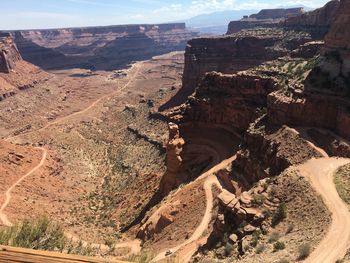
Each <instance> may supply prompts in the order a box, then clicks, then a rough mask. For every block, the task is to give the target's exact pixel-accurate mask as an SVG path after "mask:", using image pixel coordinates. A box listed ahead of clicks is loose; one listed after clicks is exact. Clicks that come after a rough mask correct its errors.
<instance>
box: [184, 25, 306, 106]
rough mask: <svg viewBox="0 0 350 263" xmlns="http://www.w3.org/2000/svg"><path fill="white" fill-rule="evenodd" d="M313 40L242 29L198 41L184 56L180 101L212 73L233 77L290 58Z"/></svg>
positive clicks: (281, 32)
mask: <svg viewBox="0 0 350 263" xmlns="http://www.w3.org/2000/svg"><path fill="white" fill-rule="evenodd" d="M308 41H310V37H309V36H308V35H307V34H303V33H296V32H292V31H284V30H280V29H255V30H253V29H252V30H243V31H241V32H240V33H236V34H234V35H231V36H224V37H216V38H196V39H193V40H191V41H189V42H188V45H187V48H186V53H185V70H184V74H183V81H182V82H183V88H182V90H181V91H180V93H179V94H178V97H179V98H182V99H184V98H186V97H187V96H189V95H190V94H191V93H193V92H194V90H195V88H196V87H197V86H198V83H199V82H200V80H201V78H203V76H204V75H205V74H206V73H207V72H211V71H216V72H221V73H225V74H232V73H236V72H238V71H242V70H246V69H249V68H252V67H255V66H258V65H260V64H262V63H263V62H265V61H268V60H274V59H277V58H278V57H281V56H285V55H288V54H289V53H290V52H291V51H292V50H294V49H296V48H298V47H299V46H300V45H301V44H304V43H306V42H308Z"/></svg>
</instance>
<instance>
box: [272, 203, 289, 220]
mask: <svg viewBox="0 0 350 263" xmlns="http://www.w3.org/2000/svg"><path fill="white" fill-rule="evenodd" d="M286 217H287V206H286V204H285V203H280V204H279V206H278V208H277V210H276V212H275V214H274V215H273V217H272V224H273V225H277V224H278V223H279V222H281V221H282V220H283V219H285V218H286Z"/></svg>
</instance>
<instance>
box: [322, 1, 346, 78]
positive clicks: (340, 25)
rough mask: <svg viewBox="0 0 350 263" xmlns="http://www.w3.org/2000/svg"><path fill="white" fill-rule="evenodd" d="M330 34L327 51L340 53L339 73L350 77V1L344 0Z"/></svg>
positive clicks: (326, 45)
mask: <svg viewBox="0 0 350 263" xmlns="http://www.w3.org/2000/svg"><path fill="white" fill-rule="evenodd" d="M335 17H336V18H335V21H334V23H333V24H332V27H331V29H330V32H329V34H328V35H327V36H326V41H325V49H326V53H328V54H332V53H334V52H335V53H338V54H339V60H340V69H339V71H340V72H339V75H340V74H342V75H343V76H344V77H348V78H350V30H349V28H348V27H349V25H350V1H349V0H343V1H341V2H340V7H339V9H338V12H337V14H336V16H335Z"/></svg>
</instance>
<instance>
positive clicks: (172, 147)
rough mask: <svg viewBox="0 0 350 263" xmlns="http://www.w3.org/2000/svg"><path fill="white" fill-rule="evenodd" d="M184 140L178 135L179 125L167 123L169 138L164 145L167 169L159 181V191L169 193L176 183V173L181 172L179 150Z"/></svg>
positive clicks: (181, 149) (180, 150)
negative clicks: (165, 145)
mask: <svg viewBox="0 0 350 263" xmlns="http://www.w3.org/2000/svg"><path fill="white" fill-rule="evenodd" d="M184 144H185V141H184V139H183V138H181V137H180V131H179V126H178V125H176V124H174V123H169V140H168V144H167V147H166V153H167V170H166V172H165V175H164V176H163V178H162V181H161V187H162V189H161V192H163V193H164V194H166V193H169V192H170V191H171V190H172V189H173V187H174V185H177V184H178V182H176V180H177V175H178V174H180V172H181V165H182V161H183V160H182V157H181V152H182V151H183V146H184Z"/></svg>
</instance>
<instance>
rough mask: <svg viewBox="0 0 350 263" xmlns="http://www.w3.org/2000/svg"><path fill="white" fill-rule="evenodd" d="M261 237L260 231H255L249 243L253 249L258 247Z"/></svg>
mask: <svg viewBox="0 0 350 263" xmlns="http://www.w3.org/2000/svg"><path fill="white" fill-rule="evenodd" d="M261 235H262V231H261V230H260V229H257V230H255V231H254V232H253V235H252V242H251V244H252V246H253V247H256V246H257V245H258V243H259V240H260V237H261Z"/></svg>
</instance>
